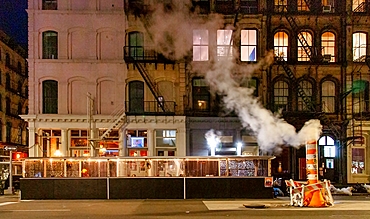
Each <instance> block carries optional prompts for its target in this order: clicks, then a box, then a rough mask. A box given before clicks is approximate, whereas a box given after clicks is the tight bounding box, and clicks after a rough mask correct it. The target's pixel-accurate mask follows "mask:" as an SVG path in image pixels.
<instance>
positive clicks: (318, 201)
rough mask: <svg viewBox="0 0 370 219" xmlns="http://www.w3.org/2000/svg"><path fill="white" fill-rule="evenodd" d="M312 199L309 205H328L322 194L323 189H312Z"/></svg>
mask: <svg viewBox="0 0 370 219" xmlns="http://www.w3.org/2000/svg"><path fill="white" fill-rule="evenodd" d="M310 193H311V200H310V202H309V204H308V207H316V208H317V207H327V205H326V201H325V199H324V197H323V196H322V194H321V190H314V191H311V192H310Z"/></svg>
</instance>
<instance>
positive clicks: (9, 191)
mask: <svg viewBox="0 0 370 219" xmlns="http://www.w3.org/2000/svg"><path fill="white" fill-rule="evenodd" d="M13 191H14V190H13V188H10V187H8V189H5V190H4V194H5V195H13Z"/></svg>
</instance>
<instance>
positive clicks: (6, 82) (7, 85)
mask: <svg viewBox="0 0 370 219" xmlns="http://www.w3.org/2000/svg"><path fill="white" fill-rule="evenodd" d="M5 87H6V88H7V89H10V75H9V73H6V76H5Z"/></svg>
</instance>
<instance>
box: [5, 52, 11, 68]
mask: <svg viewBox="0 0 370 219" xmlns="http://www.w3.org/2000/svg"><path fill="white" fill-rule="evenodd" d="M5 66H7V67H10V55H9V53H7V54H5Z"/></svg>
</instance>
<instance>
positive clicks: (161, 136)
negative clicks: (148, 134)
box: [155, 130, 176, 147]
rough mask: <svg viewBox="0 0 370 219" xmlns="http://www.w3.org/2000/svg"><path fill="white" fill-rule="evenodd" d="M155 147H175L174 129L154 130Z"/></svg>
mask: <svg viewBox="0 0 370 219" xmlns="http://www.w3.org/2000/svg"><path fill="white" fill-rule="evenodd" d="M155 133H156V135H155V136H156V147H176V130H156V132H155Z"/></svg>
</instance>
